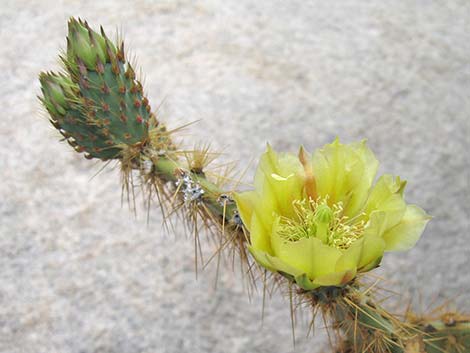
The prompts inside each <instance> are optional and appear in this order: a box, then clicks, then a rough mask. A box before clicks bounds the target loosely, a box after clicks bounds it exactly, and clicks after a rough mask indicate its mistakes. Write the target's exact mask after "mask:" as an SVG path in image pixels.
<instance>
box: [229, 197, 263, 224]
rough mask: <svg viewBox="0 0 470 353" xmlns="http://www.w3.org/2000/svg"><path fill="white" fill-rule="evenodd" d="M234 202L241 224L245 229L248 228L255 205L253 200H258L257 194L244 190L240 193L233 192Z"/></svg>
mask: <svg viewBox="0 0 470 353" xmlns="http://www.w3.org/2000/svg"><path fill="white" fill-rule="evenodd" d="M233 198H234V200H235V202H236V203H237V209H238V213H239V214H240V217H241V218H242V221H243V224H244V225H245V227H246V229H248V230H250V228H251V227H250V222H251V216H252V214H253V210H254V207H255V202H256V200H258V198H259V196H258V194H257V192H256V191H245V192H240V193H235V194H234V196H233Z"/></svg>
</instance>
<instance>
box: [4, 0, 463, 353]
mask: <svg viewBox="0 0 470 353" xmlns="http://www.w3.org/2000/svg"><path fill="white" fill-rule="evenodd" d="M69 16H81V17H83V18H86V19H87V20H88V21H89V22H90V23H91V24H92V25H95V26H96V25H99V24H102V25H104V27H105V28H106V29H107V31H108V33H112V32H113V30H115V29H116V28H118V29H120V30H121V31H122V32H123V33H124V35H125V39H126V42H127V46H128V48H132V52H133V53H134V54H135V55H136V56H137V57H138V62H139V64H140V66H141V67H142V68H143V71H144V72H145V77H146V89H147V91H148V93H149V97H150V100H151V102H153V106H157V105H158V104H160V103H162V102H164V103H163V105H162V107H161V109H160V112H161V114H160V116H161V117H162V119H164V120H166V121H167V122H168V123H169V124H170V126H172V127H177V126H178V125H180V124H182V123H186V122H190V121H194V120H197V119H201V122H200V123H199V124H196V125H194V126H192V127H191V128H190V129H189V130H188V132H187V136H186V140H187V141H191V142H192V141H211V142H212V143H213V146H214V147H215V148H217V149H223V150H224V151H225V152H226V157H224V158H226V160H231V159H236V160H240V161H241V167H242V168H241V169H243V167H245V165H246V163H247V162H248V161H249V160H251V159H255V160H256V158H257V156H259V155H260V153H261V152H262V151H263V149H264V146H265V143H266V141H270V142H271V143H272V144H273V145H274V147H275V148H277V149H282V150H289V151H295V150H296V149H297V147H298V145H299V144H304V145H305V146H306V147H307V148H308V149H314V148H316V147H319V146H321V145H323V144H324V143H327V142H329V141H331V140H332V139H333V138H334V137H335V136H340V137H341V138H342V140H344V141H354V140H358V139H362V138H368V140H369V144H370V146H371V147H372V148H373V150H374V151H375V152H376V154H377V156H378V158H379V160H380V161H381V162H382V164H381V170H380V171H381V172H385V171H386V172H390V173H394V174H398V175H400V176H402V177H404V178H405V179H407V180H409V184H408V193H407V199H408V200H409V201H411V202H415V203H418V204H420V205H422V206H423V207H424V208H425V209H426V210H427V211H428V212H429V213H430V214H432V215H433V216H434V217H435V218H434V220H433V221H432V222H431V223H430V224H429V226H428V228H427V230H426V232H425V234H424V236H423V238H422V239H421V240H420V241H419V243H418V246H417V247H416V248H415V249H413V250H411V251H409V252H407V253H401V254H389V255H387V256H386V258H385V260H384V263H383V269H382V270H381V274H382V275H383V276H385V277H386V278H389V279H390V280H391V282H389V283H386V284H385V286H388V287H389V288H392V289H394V290H399V291H400V290H401V291H403V292H405V293H408V294H411V295H412V296H413V297H414V299H415V301H416V302H417V303H418V304H419V303H421V304H422V305H423V306H424V305H427V304H430V303H431V301H432V299H433V298H434V297H437V298H440V299H443V298H453V297H455V296H457V295H460V297H459V298H458V299H457V300H456V303H457V305H460V306H461V307H462V308H466V309H467V310H470V302H469V295H468V292H467V291H468V290H470V282H469V280H470V272H469V271H468V269H469V266H470V245H469V244H470V234H469V221H468V218H469V203H470V198H469V185H468V183H469V165H470V161H469V157H468V156H469V149H470V143H469V133H470V131H469V119H470V116H469V115H470V101H469V92H470V26H469V23H470V3H469V2H468V1H467V0H462V1H455V0H449V1H426V0H419V1H412V0H399V1H397V0H388V1H352V0H351V1H321V0H318V1H310V2H308V1H271V2H261V1H248V0H240V1H190V0H181V1H175V2H171V1H165V2H162V1H144V0H136V1H131V2H123V1H113V0H100V1H96V0H95V1H88V0H87V1H71V0H69V1H66V0H62V1H60V0H55V1H52V0H43V1H23V0H15V1H13V0H12V1H9V0H1V1H0V44H1V45H0V82H1V84H0V97H1V98H0V100H1V106H2V113H1V115H2V116H1V118H0V136H1V139H0V173H1V174H0V175H1V178H2V182H1V183H0V234H1V236H0V351H1V352H5V353H19V352H22V353H23V352H24V353H40V352H45V353H46V352H47V353H51V352H74V353H82V352H83V353H84V352H116V353H118V352H125V353H134V352H158V353H160V352H162V353H163V352H165V353H172V352H175V353H176V352H193V353H197V352H223V353H225V352H227V353H230V352H231V353H235V352H237V353H246V352H249V353H251V352H259V353H273V352H276V353H283V352H292V351H294V349H293V347H292V343H291V332H290V322H289V309H288V304H287V301H286V300H285V299H283V298H282V297H281V295H279V294H278V295H275V296H274V297H273V298H272V299H271V300H270V301H269V302H268V304H267V307H266V315H265V320H264V325H261V320H260V313H261V295H254V297H253V298H252V300H251V301H250V300H249V299H248V297H247V295H246V293H245V292H244V290H243V287H242V284H241V281H240V276H239V274H237V273H236V274H234V273H232V271H231V270H225V271H223V274H222V276H221V278H220V280H219V285H218V288H217V291H215V290H214V275H215V268H214V267H215V266H209V268H208V269H207V270H206V271H205V272H204V273H202V274H200V276H199V278H198V279H197V280H196V279H195V275H194V265H193V246H192V242H191V241H190V240H186V238H185V237H184V236H183V230H182V228H181V227H179V228H178V231H177V233H179V234H177V235H176V236H174V235H165V234H164V232H163V231H162V227H161V216H160V214H159V212H158V209H157V208H156V207H155V208H154V211H153V212H152V214H151V219H150V222H149V225H148V226H147V225H146V222H145V215H144V212H143V211H141V212H140V213H139V215H138V217H137V219H136V218H135V217H134V216H132V215H131V214H130V212H129V211H128V209H127V207H121V203H120V197H121V196H120V185H119V178H118V173H117V171H116V170H111V169H107V170H106V171H105V172H103V173H101V174H99V175H97V176H96V177H94V178H92V176H93V175H94V174H95V173H96V172H97V171H98V170H99V169H100V165H99V164H96V163H93V162H89V161H87V160H85V159H83V158H82V157H81V156H79V155H76V154H75V153H73V152H72V151H71V149H70V148H69V147H68V146H66V145H64V144H60V143H58V142H57V140H58V137H57V134H56V133H55V132H54V131H53V130H52V128H51V126H49V124H48V123H47V121H46V120H45V119H43V118H41V112H40V108H39V104H38V101H37V99H36V95H37V94H38V91H39V89H38V80H37V75H38V73H39V72H40V71H41V70H48V69H57V68H58V65H57V59H56V58H57V54H58V51H59V49H60V48H63V47H64V46H65V35H66V21H67V18H68V17H69ZM253 170H254V164H253V163H252V164H251V168H250V169H249V173H248V174H247V177H246V178H245V180H246V181H249V180H250V178H251V176H252V173H253ZM210 251H211V249H210V248H209V247H205V252H206V254H210ZM419 297H422V299H419ZM305 333H306V328H305V326H300V327H298V329H297V336H298V342H297V343H298V345H297V348H296V350H295V351H296V352H321V351H327V350H326V349H324V348H323V347H324V346H322V344H323V343H325V342H326V340H325V337H324V334H322V333H321V330H319V331H318V334H317V337H315V338H309V339H305V338H304V334H305Z"/></svg>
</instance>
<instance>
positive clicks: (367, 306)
mask: <svg viewBox="0 0 470 353" xmlns="http://www.w3.org/2000/svg"><path fill="white" fill-rule="evenodd" d="M68 26H69V31H68V36H67V49H66V51H65V53H64V54H63V55H62V56H61V60H62V64H63V72H61V73H54V72H43V73H41V74H40V76H39V80H40V83H41V91H42V96H41V97H39V98H40V100H41V102H42V104H43V106H44V107H45V109H46V110H47V112H48V113H49V116H50V118H49V120H50V122H51V123H52V125H53V127H54V128H55V129H57V130H58V131H59V133H60V134H61V135H62V136H63V137H64V139H65V140H66V141H67V142H68V143H69V144H70V145H71V146H72V147H73V148H74V150H75V151H77V152H79V153H82V152H84V153H85V157H86V158H89V159H91V158H97V159H100V160H103V161H109V160H116V161H118V162H119V163H120V165H121V169H122V171H123V175H124V185H123V187H124V188H129V186H131V187H132V175H133V173H134V172H136V173H137V175H138V177H139V178H140V179H141V181H142V182H143V185H144V186H145V188H144V189H145V190H147V191H148V198H149V201H150V200H151V198H152V196H153V195H154V193H155V192H156V193H157V196H158V200H159V201H160V203H161V206H162V210H165V209H167V208H169V213H173V212H176V211H180V212H181V213H182V216H183V218H184V219H185V220H186V221H188V222H189V223H190V224H191V225H192V227H193V229H194V239H195V243H196V246H195V251H196V254H197V247H198V244H197V243H198V241H199V238H198V237H199V235H198V229H199V224H200V223H202V224H203V225H204V226H205V227H206V228H208V229H209V230H210V231H211V232H210V233H211V234H212V235H213V237H214V238H215V240H216V243H217V244H219V245H220V248H221V249H220V250H222V249H223V248H225V247H226V246H227V244H231V245H232V247H231V249H232V250H234V249H235V250H236V251H238V254H239V256H240V257H241V263H242V264H244V265H245V266H246V267H245V268H246V269H247V270H248V271H249V273H252V272H254V271H258V270H259V271H260V272H259V273H260V274H261V275H262V276H264V278H265V279H266V276H267V270H271V271H273V272H272V273H271V278H272V279H273V280H274V281H275V282H276V283H278V284H279V286H280V287H287V288H288V289H289V293H290V303H291V310H293V308H294V301H295V299H294V296H295V298H297V300H298V304H299V305H296V306H297V308H299V310H300V309H305V308H306V310H310V311H312V312H313V314H314V315H315V314H316V313H318V312H320V313H321V314H322V315H323V317H324V319H325V321H327V322H329V323H331V324H332V325H331V327H329V328H328V329H329V330H332V332H333V333H334V337H336V345H337V346H336V349H335V352H341V353H359V352H375V353H384V352H389V353H437V352H446V353H462V352H470V319H469V318H468V317H467V316H464V315H462V314H459V313H453V312H450V313H449V312H447V313H443V314H442V315H440V316H439V317H426V316H423V317H416V316H415V315H412V313H411V311H409V312H408V313H407V314H408V315H405V319H402V318H400V317H398V316H396V315H393V314H391V313H389V312H387V311H386V310H385V309H383V308H382V307H381V306H380V305H379V304H378V301H377V300H376V298H375V296H376V293H375V291H374V290H373V289H372V288H371V287H367V286H365V285H364V284H362V283H361V278H362V277H361V276H359V275H358V276H357V278H355V277H354V275H355V274H356V271H355V270H354V271H353V272H354V275H352V274H351V273H349V274H347V276H346V275H344V276H342V277H341V278H340V281H333V282H331V283H329V284H328V283H327V284H326V285H320V286H312V285H311V283H310V282H309V280H308V278H306V277H305V276H303V275H299V276H292V275H289V271H287V272H285V271H283V269H284V268H285V267H282V266H281V267H279V268H277V267H276V266H272V263H271V262H270V261H274V260H272V259H270V258H268V257H267V256H264V257H262V256H260V259H257V260H258V261H259V262H261V264H262V265H263V266H264V267H266V268H267V270H266V269H262V268H261V267H260V266H258V265H257V263H256V261H254V259H253V258H252V257H250V256H249V255H248V248H250V249H252V245H253V242H252V239H251V238H250V233H249V231H248V229H247V227H246V226H245V225H244V224H243V222H242V218H241V216H240V215H239V212H238V210H239V208H240V211H243V212H242V215H243V213H245V214H246V213H247V211H246V210H247V209H249V208H250V207H251V206H250V203H251V202H252V201H253V199H252V198H251V197H247V198H246V199H244V200H241V199H240V198H238V197H237V202H238V203H237V202H235V201H234V199H235V198H236V196H235V194H234V192H233V190H226V188H225V187H224V182H223V178H213V177H211V176H210V175H209V173H208V172H207V166H208V164H209V163H210V162H211V160H212V159H213V158H212V157H210V151H209V148H208V147H203V148H197V149H195V151H189V152H188V151H183V150H181V149H180V148H179V147H178V146H177V145H176V144H174V143H173V141H172V135H173V134H174V133H175V131H169V130H168V129H167V128H166V126H165V125H164V124H163V123H161V122H160V121H158V120H157V117H156V116H155V114H153V113H152V110H151V107H150V105H149V102H148V99H147V98H146V97H145V95H144V92H143V87H142V84H141V83H140V81H139V80H138V78H136V75H135V71H134V68H133V67H132V65H131V64H130V63H129V61H128V59H127V57H126V53H125V50H124V43H123V42H122V41H120V40H117V41H116V42H112V41H111V40H110V39H109V38H108V37H107V36H106V34H105V32H104V30H103V29H102V28H101V30H100V33H98V32H96V31H94V30H93V29H91V28H90V26H89V25H88V23H87V22H86V21H82V20H80V19H78V20H76V19H74V18H71V19H70V20H69V23H68ZM299 157H300V162H301V164H302V165H303V167H304V169H305V173H306V176H307V177H306V179H305V183H306V186H307V187H306V188H305V190H306V192H307V194H308V195H310V194H311V195H315V194H316V192H317V191H318V190H317V188H316V185H315V181H314V178H313V174H312V170H311V168H309V166H308V165H307V163H306V155H305V153H304V152H303V150H301V153H300V155H299ZM265 162H266V163H268V164H269V163H271V162H272V161H271V160H267V161H265ZM275 178H277V179H276V180H287V179H289V178H291V175H278V174H276V175H275ZM398 182H399V180H398ZM400 185H402V184H400ZM394 192H395V193H397V195H398V194H401V193H402V186H400V187H399V188H398V189H397V190H395V191H394ZM283 193H286V190H281V189H280V191H279V192H278V195H277V196H279V195H281V196H282V195H283ZM271 196H272V195H271ZM287 196H288V195H287ZM287 196H286V197H287ZM397 197H398V196H397ZM274 198H275V197H274ZM325 202H326V200H325ZM280 207H281V208H282V207H283V205H280ZM320 211H321V212H320ZM332 212H333V211H332V210H331V209H330V208H329V206H326V203H325V205H324V206H323V208H319V210H318V212H317V213H315V214H314V215H313V218H312V219H313V221H314V222H313V223H312V224H314V225H315V227H316V228H318V229H320V228H321V229H323V228H325V226H326V225H328V224H329V223H330V222H331V221H332V217H333V215H334V214H333V213H332ZM309 224H310V223H309ZM322 227H323V228H322ZM297 228H298V227H297ZM297 228H296V229H297ZM321 234H323V235H326V234H327V229H326V228H325V229H323V231H322V232H321ZM382 253H383V251H381V252H380V251H379V252H378V253H377V256H376V257H374V258H373V259H371V261H370V265H369V262H368V263H367V264H368V266H367V267H361V270H363V271H366V270H367V271H369V270H372V269H373V268H374V267H376V266H377V265H378V263H379V262H380V259H381V255H382ZM361 256H362V252H361ZM255 257H256V255H255ZM266 259H267V260H266ZM265 260H266V261H265ZM268 260H269V261H268ZM196 263H197V261H196ZM276 264H279V263H278V262H276ZM291 269H292V268H289V269H288V270H291ZM294 270H295V269H294ZM294 272H295V271H294ZM357 272H358V273H359V272H360V271H357ZM295 273H296V272H295ZM255 276H256V275H253V276H252V277H253V278H254V277H255ZM264 285H265V286H266V283H265V284H264ZM300 304H303V305H300ZM292 317H293V322H294V321H295V320H294V318H295V312H294V311H293V315H292ZM312 322H313V321H312Z"/></svg>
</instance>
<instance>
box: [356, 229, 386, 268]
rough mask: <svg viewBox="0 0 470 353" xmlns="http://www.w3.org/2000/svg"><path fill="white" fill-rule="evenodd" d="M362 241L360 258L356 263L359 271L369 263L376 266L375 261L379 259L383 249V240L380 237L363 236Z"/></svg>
mask: <svg viewBox="0 0 470 353" xmlns="http://www.w3.org/2000/svg"><path fill="white" fill-rule="evenodd" d="M363 242H364V243H363V246H362V254H361V259H360V260H359V263H358V265H357V268H358V269H359V270H360V271H361V270H362V271H363V270H364V268H366V267H368V266H369V265H370V264H371V263H374V264H375V266H374V267H376V266H377V265H378V263H377V261H380V259H381V258H382V256H383V254H384V250H385V241H384V240H383V239H382V238H380V237H377V236H365V237H364V238H363Z"/></svg>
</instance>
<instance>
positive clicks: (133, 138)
mask: <svg viewBox="0 0 470 353" xmlns="http://www.w3.org/2000/svg"><path fill="white" fill-rule="evenodd" d="M68 25H69V32H68V37H67V51H66V53H65V55H64V56H62V57H61V59H62V62H63V64H64V67H65V72H66V73H65V74H55V73H42V74H41V75H40V82H41V89H42V93H43V97H41V98H40V99H41V101H42V103H43V105H44V106H45V107H46V109H47V111H48V112H49V114H50V115H51V119H50V120H51V122H52V124H53V126H54V127H55V128H57V129H58V130H59V131H60V132H61V133H62V135H63V136H64V137H65V138H66V140H67V141H68V142H69V143H70V144H71V145H72V146H73V147H74V148H75V150H76V151H77V152H86V153H87V154H86V157H88V158H100V159H103V160H108V159H120V158H121V157H122V153H123V150H125V149H126V148H129V147H133V148H137V149H142V148H143V147H144V146H145V145H146V144H147V143H148V142H149V129H150V128H157V126H158V122H157V120H156V118H155V116H154V115H153V114H152V112H151V109H150V105H149V103H148V99H147V98H146V97H145V96H144V94H143V89H142V84H141V83H140V82H139V81H138V80H137V79H136V76H135V72H134V69H133V68H132V66H131V65H130V63H129V62H128V61H127V60H126V58H125V53H124V44H123V42H122V41H117V43H113V42H111V41H110V40H109V39H108V37H106V35H105V33H104V31H103V29H101V33H100V34H99V33H97V32H95V31H94V30H92V29H91V28H90V27H89V26H88V24H87V22H84V21H81V20H76V19H74V18H72V19H70V21H69V23H68ZM160 129H161V127H159V128H157V131H158V130H160Z"/></svg>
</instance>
